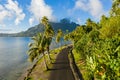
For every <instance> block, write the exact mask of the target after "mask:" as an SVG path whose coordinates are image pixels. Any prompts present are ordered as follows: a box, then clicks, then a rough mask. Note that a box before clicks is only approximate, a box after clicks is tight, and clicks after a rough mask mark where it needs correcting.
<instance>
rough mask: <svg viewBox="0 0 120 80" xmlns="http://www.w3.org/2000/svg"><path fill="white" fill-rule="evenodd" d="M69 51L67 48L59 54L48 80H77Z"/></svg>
mask: <svg viewBox="0 0 120 80" xmlns="http://www.w3.org/2000/svg"><path fill="white" fill-rule="evenodd" d="M69 49H70V48H65V49H63V50H62V51H61V52H60V53H59V54H58V56H57V58H56V61H55V63H53V68H52V69H51V70H50V71H51V72H50V77H49V79H48V80H75V79H74V76H73V74H72V71H71V69H70V65H69V60H68V51H69Z"/></svg>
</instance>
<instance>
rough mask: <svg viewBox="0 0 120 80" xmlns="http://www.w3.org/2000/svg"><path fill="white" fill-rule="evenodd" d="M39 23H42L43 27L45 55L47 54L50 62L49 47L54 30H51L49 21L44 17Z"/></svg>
mask: <svg viewBox="0 0 120 80" xmlns="http://www.w3.org/2000/svg"><path fill="white" fill-rule="evenodd" d="M41 22H42V24H43V25H44V27H45V31H44V34H43V35H44V36H43V38H45V39H46V43H45V45H46V46H45V47H46V50H47V53H48V57H49V59H50V62H51V57H50V52H49V47H50V44H51V42H52V37H53V36H54V30H53V28H52V26H51V25H50V24H49V20H48V19H47V17H46V16H44V17H43V18H42V20H41Z"/></svg>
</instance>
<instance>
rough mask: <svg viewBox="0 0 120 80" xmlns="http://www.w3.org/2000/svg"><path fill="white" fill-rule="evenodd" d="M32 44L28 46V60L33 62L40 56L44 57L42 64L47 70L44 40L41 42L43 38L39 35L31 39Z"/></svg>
mask: <svg viewBox="0 0 120 80" xmlns="http://www.w3.org/2000/svg"><path fill="white" fill-rule="evenodd" d="M32 40H33V42H31V43H30V44H29V50H28V55H29V60H30V61H32V62H33V61H34V60H37V59H39V57H40V55H41V54H42V55H43V57H44V63H45V66H46V69H47V70H48V66H47V62H46V59H45V56H44V55H45V54H44V50H45V45H44V44H45V39H44V40H43V36H42V34H41V33H39V34H38V35H37V36H34V37H32Z"/></svg>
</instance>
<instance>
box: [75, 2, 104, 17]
mask: <svg viewBox="0 0 120 80" xmlns="http://www.w3.org/2000/svg"><path fill="white" fill-rule="evenodd" d="M79 9H81V10H83V11H86V12H88V13H90V14H91V15H92V16H93V17H95V18H96V19H98V18H100V16H101V15H103V14H105V11H104V9H103V5H102V3H101V1H100V0H77V1H76V3H75V6H74V10H79Z"/></svg>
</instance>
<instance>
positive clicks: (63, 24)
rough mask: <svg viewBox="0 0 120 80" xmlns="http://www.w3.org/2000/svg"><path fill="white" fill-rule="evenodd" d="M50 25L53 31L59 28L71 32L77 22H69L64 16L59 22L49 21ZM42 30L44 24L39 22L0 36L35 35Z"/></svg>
mask: <svg viewBox="0 0 120 80" xmlns="http://www.w3.org/2000/svg"><path fill="white" fill-rule="evenodd" d="M50 24H51V25H52V27H53V29H54V31H55V33H56V32H57V30H58V29H61V30H62V31H63V32H64V33H65V32H66V31H68V32H71V31H73V30H74V29H75V28H76V27H77V26H79V24H77V23H75V22H71V21H70V20H69V19H67V18H64V19H61V20H60V22H50ZM43 31H44V26H43V25H42V24H41V23H40V24H38V25H36V26H34V27H31V28H29V29H28V30H26V31H22V32H19V33H14V34H8V33H0V37H32V36H35V35H36V34H37V33H39V32H43Z"/></svg>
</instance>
